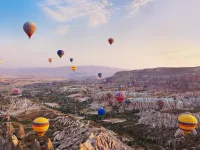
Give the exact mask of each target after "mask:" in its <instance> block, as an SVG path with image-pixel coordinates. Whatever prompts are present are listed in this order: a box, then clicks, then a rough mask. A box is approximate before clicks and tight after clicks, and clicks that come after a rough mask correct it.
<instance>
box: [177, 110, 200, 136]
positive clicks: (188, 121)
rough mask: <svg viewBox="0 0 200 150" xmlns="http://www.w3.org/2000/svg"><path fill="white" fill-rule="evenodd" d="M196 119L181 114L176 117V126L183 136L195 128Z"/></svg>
mask: <svg viewBox="0 0 200 150" xmlns="http://www.w3.org/2000/svg"><path fill="white" fill-rule="evenodd" d="M197 123H198V121H197V119H196V118H195V117H194V116H193V115H190V114H182V115H180V116H179V117H178V126H179V128H180V129H181V130H183V132H184V133H185V134H189V133H190V132H191V131H192V130H194V129H195V128H196V126H197Z"/></svg>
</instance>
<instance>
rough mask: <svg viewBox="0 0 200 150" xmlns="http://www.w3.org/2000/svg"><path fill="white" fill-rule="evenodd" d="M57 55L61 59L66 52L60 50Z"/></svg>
mask: <svg viewBox="0 0 200 150" xmlns="http://www.w3.org/2000/svg"><path fill="white" fill-rule="evenodd" d="M57 54H58V56H59V57H60V58H61V57H62V56H63V55H64V54H65V52H64V51H63V50H58V51H57Z"/></svg>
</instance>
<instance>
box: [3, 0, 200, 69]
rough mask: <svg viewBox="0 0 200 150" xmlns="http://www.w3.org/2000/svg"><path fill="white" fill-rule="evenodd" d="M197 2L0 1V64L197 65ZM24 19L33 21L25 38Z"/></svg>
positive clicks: (199, 15)
mask: <svg viewBox="0 0 200 150" xmlns="http://www.w3.org/2000/svg"><path fill="white" fill-rule="evenodd" d="M70 2H71V3H70ZM199 6H200V1H199V0H192V1H190V0H47V1H46V0H1V1H0V16H1V24H0V25H1V28H0V45H1V49H0V58H1V59H2V60H3V63H2V64H1V67H3V68H5V67H51V66H52V67H56V66H69V65H72V64H73V65H77V66H79V65H101V66H111V67H119V68H125V69H139V68H152V67H164V66H198V65H200V59H199V58H200V19H199V18H200V9H199ZM28 21H30V22H31V21H33V22H35V23H36V24H37V31H36V33H35V34H34V35H33V36H32V38H31V40H29V39H28V37H27V36H26V34H25V33H24V31H23V28H22V27H23V24H24V23H25V22H28ZM109 37H113V38H114V39H115V43H114V44H113V45H112V46H110V45H109V44H108V42H107V39H108V38H109ZM59 49H63V50H64V51H65V55H64V56H63V58H62V59H59V57H58V56H57V54H56V52H57V50H59ZM49 57H52V58H53V63H52V64H50V63H49V62H48V58H49ZM70 57H73V58H74V62H73V63H71V62H70V61H69V58H70Z"/></svg>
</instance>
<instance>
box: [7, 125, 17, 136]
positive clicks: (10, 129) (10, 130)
mask: <svg viewBox="0 0 200 150" xmlns="http://www.w3.org/2000/svg"><path fill="white" fill-rule="evenodd" d="M6 127H7V132H8V133H10V134H11V135H13V133H14V132H15V129H14V128H13V126H12V123H11V122H7V123H6Z"/></svg>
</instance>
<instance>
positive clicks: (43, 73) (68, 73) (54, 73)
mask: <svg viewBox="0 0 200 150" xmlns="http://www.w3.org/2000/svg"><path fill="white" fill-rule="evenodd" d="M124 70H125V69H120V68H111V67H105V66H77V70H76V71H75V72H73V71H72V69H71V66H66V67H54V68H47V67H41V68H40V67H37V68H36V67H35V68H17V69H5V68H0V77H51V78H87V77H94V78H96V77H97V74H98V73H102V74H103V78H105V77H109V76H112V75H114V74H115V73H116V72H118V71H124Z"/></svg>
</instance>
